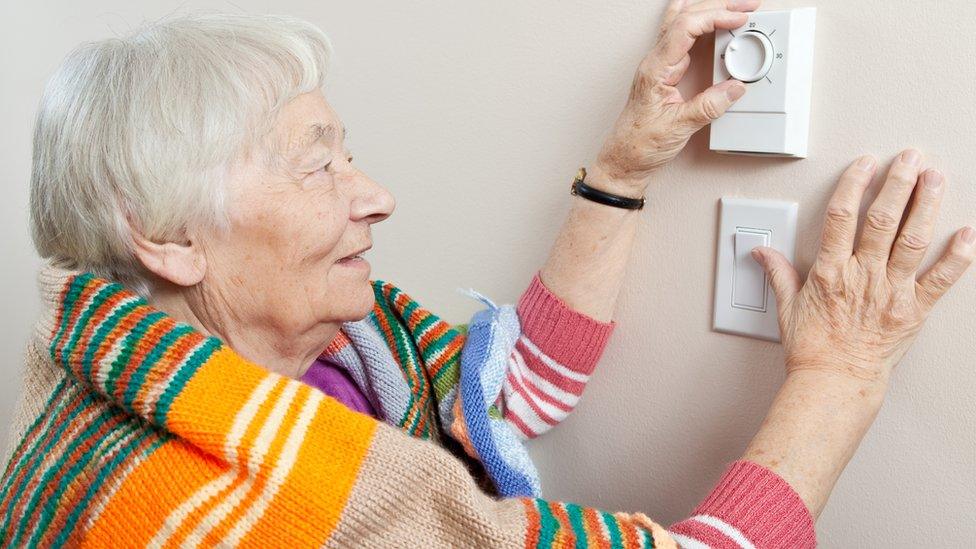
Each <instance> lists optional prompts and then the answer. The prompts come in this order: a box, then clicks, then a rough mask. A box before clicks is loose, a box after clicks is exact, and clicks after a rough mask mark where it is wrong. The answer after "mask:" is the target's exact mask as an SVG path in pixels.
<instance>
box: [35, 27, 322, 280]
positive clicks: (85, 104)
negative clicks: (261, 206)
mask: <svg viewBox="0 0 976 549" xmlns="http://www.w3.org/2000/svg"><path fill="white" fill-rule="evenodd" d="M331 52H332V47H331V44H330V42H329V39H328V37H327V36H326V35H325V34H324V33H323V32H322V31H321V30H320V29H318V28H317V27H315V26H314V25H312V24H311V23H308V22H306V21H303V20H300V19H297V18H293V17H286V16H272V15H230V14H201V13H197V14H191V15H183V16H179V17H174V18H168V19H163V20H159V21H156V22H152V23H149V24H147V25H144V26H143V27H141V28H139V29H137V30H135V31H134V32H132V33H131V34H130V35H128V36H126V37H123V38H110V39H106V40H101V41H97V42H90V43H85V44H82V45H80V46H79V47H77V48H76V49H75V50H74V51H72V52H71V53H70V54H69V55H68V57H67V58H66V59H65V61H64V62H63V63H62V64H61V66H60V67H59V68H58V69H57V71H56V72H55V73H54V75H53V76H52V77H51V79H50V80H49V81H48V83H47V85H46V87H45V89H44V93H43V96H42V98H41V102H40V106H39V109H38V113H37V120H36V125H35V130H34V151H33V169H32V173H31V198H30V207H31V229H32V235H33V239H34V245H35V247H36V248H37V251H38V253H40V255H41V256H42V257H45V258H51V259H52V260H53V261H55V262H56V263H58V264H60V265H62V266H64V267H68V268H76V269H82V270H87V271H92V272H94V273H95V274H97V275H99V276H104V277H107V278H109V279H113V280H117V281H120V282H123V283H127V284H130V285H132V286H133V288H134V289H136V290H137V291H139V292H140V293H142V294H144V295H146V294H148V292H149V289H150V286H149V284H148V277H147V276H146V274H145V270H144V269H143V268H142V266H141V264H140V263H139V261H138V259H137V258H136V257H135V254H134V252H133V241H132V237H131V235H130V226H131V227H132V228H135V229H136V230H138V231H139V232H140V233H141V234H142V235H143V236H145V237H146V238H147V239H149V240H151V241H154V242H175V241H179V240H181V239H182V238H183V237H184V235H185V231H186V230H187V228H189V227H196V226H204V224H208V223H209V224H214V226H218V227H219V226H223V225H224V224H225V223H226V214H225V211H224V202H225V200H224V178H225V175H226V173H227V170H228V168H229V167H230V165H231V163H232V162H234V161H235V160H236V159H238V158H240V157H241V155H247V154H251V152H252V151H254V150H256V149H260V150H261V152H264V153H267V152H268V151H267V143H266V139H265V138H266V137H267V136H268V134H269V131H270V129H271V127H272V125H273V122H274V119H275V117H276V115H277V113H278V111H279V110H280V108H281V107H282V106H283V105H284V104H285V103H287V102H288V101H289V100H291V99H293V98H294V97H296V96H297V95H300V94H302V93H307V92H310V91H314V90H315V89H318V88H321V87H322V85H323V84H324V78H325V71H326V68H327V65H328V61H329V58H330V57H331Z"/></svg>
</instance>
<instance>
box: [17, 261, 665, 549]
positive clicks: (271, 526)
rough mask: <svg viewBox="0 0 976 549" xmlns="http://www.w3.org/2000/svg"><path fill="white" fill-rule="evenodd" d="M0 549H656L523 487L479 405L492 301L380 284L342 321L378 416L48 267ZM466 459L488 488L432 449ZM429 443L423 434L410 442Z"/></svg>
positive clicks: (97, 282)
mask: <svg viewBox="0 0 976 549" xmlns="http://www.w3.org/2000/svg"><path fill="white" fill-rule="evenodd" d="M40 281H41V290H42V294H43V297H44V299H45V302H46V305H47V308H46V310H45V313H44V315H43V316H42V318H41V320H40V321H39V323H38V326H37V328H36V330H35V335H34V337H33V339H32V341H31V342H30V344H29V345H28V349H27V368H26V372H25V376H26V377H25V390H24V394H23V398H22V402H21V405H20V409H19V413H20V417H21V418H23V423H22V424H21V425H19V426H15V433H14V435H15V439H16V440H17V443H16V445H15V446H14V447H13V449H12V451H13V453H12V455H11V456H10V459H9V460H8V462H7V465H6V469H5V470H4V473H3V477H2V479H0V546H4V547H8V546H9V547H20V546H63V545H82V544H84V545H91V546H133V547H136V546H139V547H141V546H146V545H150V546H157V547H159V546H172V545H181V546H198V545H216V544H222V545H232V546H233V545H250V546H256V547H270V546H286V545H287V546H291V547H312V546H316V547H318V546H323V545H326V546H331V547H341V546H349V545H373V546H418V545H424V546H455V547H457V546H495V545H504V546H522V547H551V546H565V545H566V544H569V545H575V546H577V547H585V546H589V545H593V546H600V547H653V546H655V540H656V541H657V544H658V545H657V546H665V547H666V546H673V542H672V541H671V540H670V537H669V536H668V535H667V533H666V532H664V531H663V529H661V528H660V527H659V526H657V525H656V524H654V523H652V522H651V521H650V520H648V519H647V517H645V516H643V515H639V514H638V515H625V514H616V515H612V514H610V513H605V512H602V511H598V510H596V509H590V508H584V507H580V506H577V505H574V504H568V503H565V504H564V503H557V502H547V501H544V500H541V499H539V498H538V497H536V496H537V492H538V480H537V477H536V475H535V470H534V468H533V467H532V464H531V461H530V460H529V459H528V456H527V454H526V452H525V450H524V448H523V447H522V446H521V444H520V443H519V442H518V440H517V439H516V438H515V436H514V433H512V432H511V428H510V427H508V426H507V424H505V423H504V422H503V421H502V420H501V419H500V417H499V415H498V412H497V410H494V408H493V404H494V402H495V400H496V398H497V395H498V393H499V391H500V388H501V377H502V375H503V372H504V361H505V358H506V357H507V356H508V353H510V352H511V347H512V346H513V345H514V342H515V339H516V338H517V337H518V334H519V328H518V319H517V316H516V315H515V311H514V309H513V308H512V307H510V306H503V307H497V306H495V305H494V304H493V303H491V302H490V301H489V300H487V299H486V298H483V297H482V296H477V297H479V299H482V300H483V301H484V302H485V303H486V305H488V307H487V308H486V309H484V310H482V311H479V312H478V313H477V314H476V315H475V316H474V318H473V319H472V321H471V323H470V325H469V326H468V327H467V331H466V333H465V330H464V327H460V328H452V327H451V326H449V325H448V324H447V323H445V322H444V321H443V320H441V319H440V318H438V317H437V316H435V315H433V314H432V313H430V312H429V311H427V310H426V309H424V308H422V307H421V306H420V305H418V304H417V303H416V302H415V301H414V300H412V299H411V298H410V297H409V296H407V295H406V294H405V293H403V292H402V291H400V290H399V289H398V288H396V287H395V286H393V285H391V284H388V283H385V282H382V281H376V282H373V288H374V291H375V296H376V301H375V305H374V308H373V311H372V312H371V314H370V315H369V316H368V317H367V318H366V319H364V320H362V321H359V322H353V323H347V324H345V325H343V327H342V331H341V333H340V334H339V336H338V337H337V338H336V339H335V340H334V341H333V342H332V343H331V344H330V345H328V347H327V348H326V349H325V351H324V352H325V354H327V355H329V356H330V357H331V358H333V359H335V360H337V361H339V362H341V363H342V364H343V365H345V366H346V367H347V369H349V371H350V373H351V374H352V375H353V377H354V378H355V379H356V381H357V382H358V383H360V385H361V387H363V388H364V392H365V393H366V395H367V397H368V398H370V399H371V400H372V402H373V403H374V404H375V406H376V409H377V410H378V412H379V414H380V415H381V416H382V420H383V421H382V422H380V421H377V420H375V419H374V418H372V417H369V416H366V415H364V414H359V413H356V412H353V411H351V410H349V409H348V408H346V407H345V406H343V405H342V404H340V403H338V402H337V401H335V400H334V399H331V398H328V397H326V396H324V395H323V394H322V393H321V392H319V391H317V390H316V389H313V388H311V387H309V386H307V385H305V384H303V383H301V382H298V381H296V380H293V379H290V378H286V377H283V376H280V375H278V374H275V373H273V372H270V371H268V370H267V369H265V368H262V367H261V366H259V365H256V364H253V363H251V362H249V361H247V360H245V359H243V358H242V357H240V356H239V355H237V354H236V353H234V352H233V351H232V350H231V349H230V348H228V347H227V346H226V345H224V344H223V343H222V342H221V341H220V340H219V339H217V338H214V337H208V336H205V335H203V334H200V333H199V332H197V331H196V330H195V329H193V328H192V327H191V326H189V325H187V324H183V323H180V322H177V321H175V320H174V319H173V318H171V317H169V316H168V315H166V314H165V313H163V312H161V311H158V310H155V309H154V308H152V307H151V306H149V305H148V304H147V303H146V301H145V300H143V299H142V298H140V297H138V296H137V295H135V294H133V293H131V292H129V291H127V290H125V289H124V288H123V287H121V286H120V285H118V284H114V283H110V282H109V281H106V280H102V279H99V278H97V277H95V276H93V275H91V274H85V273H76V272H68V271H62V270H59V269H55V268H50V267H49V268H47V269H45V270H44V271H43V272H42V273H41V277H40ZM445 434H446V435H447V436H448V437H450V438H452V439H454V440H457V441H458V442H459V443H460V446H461V447H463V448H464V450H465V451H466V452H467V453H468V455H469V456H471V457H473V458H475V459H476V460H478V462H480V464H482V465H483V467H484V470H485V472H486V473H487V475H488V477H489V478H490V480H491V482H492V484H493V485H494V487H495V489H496V490H497V491H498V492H499V493H500V494H501V495H503V496H518V497H509V498H505V499H495V498H493V497H490V496H488V495H486V494H485V493H484V492H482V491H481V490H480V489H479V488H478V486H477V485H476V484H475V482H474V480H473V479H472V478H471V476H470V474H469V473H468V470H467V469H466V468H465V466H464V465H463V464H462V463H461V462H460V461H459V460H458V459H457V457H456V456H454V455H452V454H451V453H449V452H448V451H446V450H445V449H444V448H442V447H441V446H440V445H438V444H437V443H438V442H440V441H441V440H442V439H443V438H444V435H445ZM427 439H429V440H427Z"/></svg>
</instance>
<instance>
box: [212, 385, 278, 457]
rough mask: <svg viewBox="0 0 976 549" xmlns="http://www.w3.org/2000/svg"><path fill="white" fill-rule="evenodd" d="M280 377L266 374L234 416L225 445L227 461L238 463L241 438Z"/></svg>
mask: <svg viewBox="0 0 976 549" xmlns="http://www.w3.org/2000/svg"><path fill="white" fill-rule="evenodd" d="M278 379H279V376H277V375H274V374H271V375H268V376H265V378H264V379H262V380H261V383H258V386H257V387H255V389H254V391H252V392H251V396H250V397H248V399H247V402H245V403H244V406H243V407H242V408H241V409H240V410H238V411H237V415H236V416H235V417H234V424H233V425H232V426H231V428H230V433H228V434H227V442H226V445H225V446H224V457H226V458H227V461H229V462H230V464H231V465H235V464H236V463H237V458H238V455H239V451H240V449H241V448H240V446H241V439H242V438H244V433H246V432H247V428H248V426H250V425H251V421H253V420H254V416H256V415H257V413H258V410H260V409H261V405H262V404H264V401H265V400H267V399H268V394H269V393H270V392H271V389H272V388H274V386H275V385H277V383H278Z"/></svg>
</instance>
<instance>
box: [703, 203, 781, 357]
mask: <svg viewBox="0 0 976 549" xmlns="http://www.w3.org/2000/svg"><path fill="white" fill-rule="evenodd" d="M721 207H722V213H721V221H720V222H719V234H718V237H719V240H718V260H717V261H716V268H715V303H714V313H713V318H712V328H713V329H714V330H716V331H719V332H727V333H730V334H737V335H744V336H750V337H757V338H760V339H768V340H771V341H779V319H778V317H777V311H776V298H775V296H774V295H773V292H772V289H771V288H770V286H769V281H768V280H767V277H766V273H765V272H764V271H763V269H762V266H761V265H759V263H757V262H756V261H755V260H754V259H753V258H752V250H753V248H755V247H757V246H769V247H772V248H775V249H777V250H779V251H780V252H782V253H783V255H785V256H786V258H787V259H789V260H790V261H793V255H794V249H795V245H796V217H797V205H796V203H795V202H781V201H777V200H749V199H745V198H723V199H722V202H721Z"/></svg>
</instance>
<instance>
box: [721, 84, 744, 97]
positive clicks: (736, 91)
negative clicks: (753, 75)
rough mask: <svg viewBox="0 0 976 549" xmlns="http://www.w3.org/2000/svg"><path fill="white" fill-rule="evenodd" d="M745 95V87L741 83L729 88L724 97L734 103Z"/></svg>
mask: <svg viewBox="0 0 976 549" xmlns="http://www.w3.org/2000/svg"><path fill="white" fill-rule="evenodd" d="M745 94H746V85H745V84H743V83H741V82H736V83H735V84H732V85H731V86H729V89H727V90H725V96H726V97H728V98H729V101H735V100H737V99H739V98H740V97H742V96H743V95H745Z"/></svg>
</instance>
